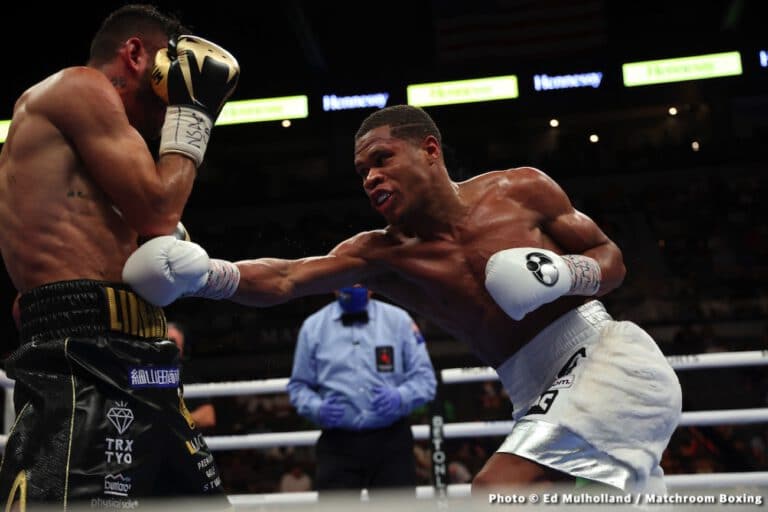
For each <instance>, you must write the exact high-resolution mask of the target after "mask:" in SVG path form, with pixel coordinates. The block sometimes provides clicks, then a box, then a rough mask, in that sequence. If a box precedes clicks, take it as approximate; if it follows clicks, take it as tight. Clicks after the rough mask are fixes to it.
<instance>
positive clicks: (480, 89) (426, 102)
mask: <svg viewBox="0 0 768 512" xmlns="http://www.w3.org/2000/svg"><path fill="white" fill-rule="evenodd" d="M407 91H408V104H409V105H416V106H419V107H430V106H434V105H455V104H457V103H477V102H481V101H495V100H507V99H512V98H517V96H518V88H517V76H515V75H508V76H495V77H489V78H477V79H474V80H456V81H453V82H434V83H429V84H414V85H409V86H408V90H407Z"/></svg>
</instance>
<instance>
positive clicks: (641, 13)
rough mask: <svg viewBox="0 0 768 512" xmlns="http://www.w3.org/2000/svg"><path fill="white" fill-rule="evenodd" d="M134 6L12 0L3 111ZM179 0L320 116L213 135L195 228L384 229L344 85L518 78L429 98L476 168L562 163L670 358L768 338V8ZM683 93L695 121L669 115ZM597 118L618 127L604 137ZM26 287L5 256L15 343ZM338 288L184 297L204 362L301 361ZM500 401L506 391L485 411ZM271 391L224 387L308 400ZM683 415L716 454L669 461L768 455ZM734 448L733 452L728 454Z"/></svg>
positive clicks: (240, 237) (258, 414) (253, 87)
mask: <svg viewBox="0 0 768 512" xmlns="http://www.w3.org/2000/svg"><path fill="white" fill-rule="evenodd" d="M265 4H269V5H265ZM119 5H122V3H119V2H100V3H98V4H90V3H82V4H75V3H69V4H63V3H56V4H54V5H50V6H47V7H45V8H41V7H40V6H39V5H37V4H34V3H31V2H26V3H24V2H16V3H13V4H12V5H6V6H4V8H3V19H4V21H5V23H4V30H5V31H4V35H5V38H6V42H7V43H6V45H5V51H4V55H3V68H4V71H3V73H2V78H0V119H9V118H10V116H11V112H12V107H13V103H14V101H15V99H16V97H18V95H19V94H21V93H22V92H23V91H24V90H25V89H26V88H27V87H28V86H30V85H31V84H33V83H35V82H37V81H39V80H41V79H43V78H44V77H46V76H47V75H49V74H50V73H53V72H55V71H56V70H58V69H60V68H62V67H65V66H70V65H79V64H82V63H84V62H85V60H86V59H87V52H88V47H89V44H90V39H91V37H92V35H93V33H94V32H95V30H96V29H97V28H98V25H99V23H100V22H101V20H102V19H103V18H104V17H105V16H106V14H108V13H109V12H110V11H111V10H113V9H114V8H115V7H117V6H119ZM158 5H159V6H161V7H163V8H164V9H165V10H170V11H173V12H175V13H176V14H178V15H179V17H181V19H182V20H183V21H185V22H186V23H187V24H189V25H191V26H192V28H193V29H195V31H196V33H197V34H198V35H200V36H202V37H206V38H208V39H211V40H212V41H215V42H217V43H219V44H221V45H222V46H224V47H226V48H227V49H228V50H230V51H231V52H232V53H233V54H234V55H235V56H236V57H237V58H238V60H239V62H240V64H241V67H242V75H241V81H240V84H239V86H238V89H237V91H236V93H235V95H234V97H233V99H251V98H264V97H275V96H286V95H293V94H307V95H308V96H309V109H310V113H309V117H308V118H307V119H299V120H293V122H292V125H291V127H290V128H283V127H282V126H281V124H280V122H279V121H275V122H267V123H257V124H247V125H238V126H222V127H217V128H216V129H215V130H214V132H213V136H212V139H211V142H210V145H209V148H208V152H207V154H206V160H205V163H204V164H203V166H202V167H201V169H200V172H199V179H198V182H197V183H196V185H195V189H194V191H193V193H192V196H191V198H190V201H189V204H188V206H187V209H186V211H185V214H184V223H185V224H186V225H187V227H188V229H189V230H190V231H191V233H192V237H193V239H194V240H196V241H198V242H200V243H201V244H202V245H203V246H204V247H205V248H206V249H207V250H208V252H209V253H210V254H211V255H212V256H214V257H222V258H228V259H235V260H237V259H244V258H251V257H259V256H272V257H289V258H293V257H301V256H309V255H315V254H323V253H325V252H327V251H328V250H330V249H331V248H332V247H333V246H334V245H336V244H337V243H338V242H339V241H341V240H343V239H344V238H346V237H348V236H350V235H352V234H354V233H356V232H358V231H360V230H364V229H372V228H377V227H381V226H382V225H383V223H382V220H381V219H380V218H378V217H376V216H375V215H374V214H373V213H372V212H371V211H370V207H369V206H368V204H367V201H366V199H365V195H364V194H363V192H362V190H361V187H360V183H359V180H358V179H357V178H356V177H355V176H354V174H353V172H352V148H353V135H354V133H355V131H356V130H357V127H358V126H359V124H360V122H361V121H362V120H363V119H364V117H365V116H366V115H368V114H369V113H370V112H371V111H372V110H370V109H368V110H352V111H346V112H323V111H322V108H321V105H322V100H321V99H322V95H323V94H337V95H347V94H360V93H376V92H382V91H386V92H389V93H390V101H389V104H395V103H404V102H405V86H406V85H407V84H409V83H419V82H429V81H441V80H454V79H465V78H479V77H485V76H496V75H505V74H516V75H517V76H518V80H519V87H520V97H519V98H517V99H514V100H508V101H496V102H487V103H475V104H466V105H455V106H442V107H430V108H428V109H427V110H428V112H429V113H430V114H431V115H432V116H433V117H434V118H435V120H436V121H437V123H438V125H439V126H440V128H441V130H442V133H443V139H444V146H445V147H444V149H445V154H446V160H447V163H448V167H449V171H450V172H451V174H452V176H453V177H454V179H457V180H461V179H465V178H468V177H471V176H473V175H475V174H478V173H480V172H484V171H486V170H491V169H503V168H509V167H516V166H522V165H532V166H536V167H539V168H541V169H542V170H544V171H545V172H547V173H548V174H550V175H551V176H553V177H554V178H555V179H556V180H558V181H559V182H560V183H561V184H562V185H563V187H564V188H565V189H566V191H567V192H568V193H569V194H570V195H571V197H572V199H573V201H574V204H575V205H576V206H577V208H579V209H580V210H582V211H584V212H585V213H587V214H589V215H590V216H592V217H593V218H594V219H595V220H596V221H598V223H599V224H600V225H601V226H602V227H603V228H604V230H605V231H606V232H607V233H608V234H609V236H611V238H613V239H614V240H615V241H616V242H617V243H618V244H619V246H620V247H621V248H622V249H623V251H624V257H625V261H626V263H627V267H628V271H629V273H628V276H627V280H626V282H625V284H624V286H623V287H622V288H621V289H619V290H617V291H616V292H614V293H612V294H611V295H609V296H608V297H606V299H605V301H606V303H607V305H608V306H609V309H610V311H611V312H612V313H613V314H614V315H615V316H616V317H617V318H621V319H631V320H633V321H636V322H638V323H640V324H641V325H642V326H643V327H645V328H646V329H648V330H649V332H651V333H652V334H653V336H654V338H655V339H656V340H657V341H658V342H659V344H660V345H661V347H662V349H663V350H664V351H665V352H666V353H668V354H685V353H688V354H690V353H700V352H704V351H715V352H716V351H725V350H747V349H750V350H751V349H766V348H768V328H767V327H766V326H767V325H768V324H766V320H765V318H766V315H767V314H768V286H767V283H768V267H767V265H768V264H767V263H766V261H768V244H766V239H767V237H768V221H767V220H766V219H768V211H766V210H767V208H766V206H765V205H766V201H765V194H766V193H768V180H767V179H766V152H765V140H766V136H767V135H768V93H767V92H766V91H767V90H768V88H767V86H768V69H766V68H760V67H759V62H758V51H759V50H761V49H766V47H768V38H766V36H765V34H766V31H765V28H764V27H765V14H766V12H765V11H766V8H765V2H761V1H748V0H727V1H724V0H715V1H707V2H701V1H697V2H694V1H688V0H682V1H674V0H672V1H670V0H647V1H643V2H620V1H611V0H603V1H600V0H574V1H566V0H544V1H534V0H530V1H526V0H496V1H491V0H473V1H471V2H465V1H457V0H453V1H437V0H434V1H419V0H413V1H408V2H403V1H399V0H395V1H387V2H380V3H374V2H346V1H344V2H339V1H336V2H310V1H306V2H302V1H298V0H282V1H279V2H254V3H252V4H251V5H248V6H247V12H245V13H244V12H242V11H241V7H240V6H241V5H242V4H240V3H235V2H216V3H213V4H208V5H203V4H195V5H192V4H189V3H181V2H161V3H159V4H158ZM733 50H739V51H741V54H742V63H743V67H744V74H743V75H742V76H738V77H728V78H717V79H711V80H700V81H689V82H681V83H676V84H662V85H654V86H645V87H636V88H625V87H623V85H622V84H621V64H622V63H625V62H632V61H639V60H651V59H663V58H671V57H682V56H689V55H700V54H705V53H714V52H721V51H733ZM589 71H602V72H604V78H603V85H602V86H601V87H600V88H599V89H596V90H593V89H579V90H564V91H547V92H535V91H534V90H533V86H532V75H533V74H535V73H546V74H549V75H554V74H564V73H580V72H589ZM670 106H675V107H677V108H678V110H679V114H678V115H677V116H674V117H672V116H670V115H668V113H667V110H668V108H669V107H670ZM553 117H557V118H558V119H559V120H560V127H559V128H557V129H553V128H551V127H550V126H549V124H548V122H549V120H550V119H551V118H553ZM591 133H597V134H598V135H599V136H600V141H599V143H597V144H590V143H589V142H588V136H589V134H591ZM694 141H696V142H698V143H699V144H700V148H699V150H698V151H693V150H692V146H691V144H692V142H694ZM14 293H15V292H14V290H13V288H12V285H11V284H10V281H9V280H8V277H7V275H6V274H5V272H4V271H0V336H2V339H1V340H0V341H2V350H3V352H6V353H7V352H8V351H9V350H11V349H12V348H13V347H14V346H15V343H16V330H15V328H14V326H13V323H12V322H11V317H10V310H11V303H12V300H13V297H14ZM330 300H331V296H330V295H328V296H320V297H310V298H306V299H301V300H297V301H294V302H292V303H290V304H286V305H282V306H278V307H274V308H270V309H268V310H257V309H253V308H243V307H239V306H236V305H233V304H230V303H226V302H223V303H213V302H210V301H202V300H197V299H187V300H183V301H179V302H177V303H176V304H174V305H172V306H170V307H169V308H168V309H167V313H168V316H169V318H170V319H174V320H180V321H181V322H182V323H184V324H185V325H186V326H187V327H188V331H189V332H188V353H189V354H190V355H191V360H190V361H188V363H187V364H188V365H190V366H194V369H195V370H196V373H197V374H199V375H200V376H201V377H202V379H203V380H208V381H215V380H235V379H252V378H272V377H286V376H288V374H289V372H290V365H291V361H292V352H293V347H294V344H295V335H296V331H297V329H298V327H299V325H300V323H301V321H302V320H303V319H304V318H305V317H306V315H308V314H310V313H311V312H313V311H314V310H316V309H317V308H319V307H320V306H322V305H323V304H325V303H326V302H328V301H330ZM5 312H7V313H5ZM417 321H418V322H419V323H420V325H421V326H422V328H423V330H424V332H425V337H426V338H427V341H428V343H429V350H430V354H431V356H432V359H433V363H434V365H435V367H436V369H440V368H446V367H455V366H464V365H466V366H474V365H477V364H480V363H479V361H478V360H477V359H475V357H474V356H473V355H472V354H471V353H470V352H469V351H468V350H467V348H466V347H464V346H463V345H461V344H459V343H457V342H455V340H451V339H450V338H449V337H447V336H445V335H444V334H443V333H441V332H440V331H439V329H437V328H435V327H434V326H431V325H430V324H429V323H428V322H426V321H425V320H424V319H419V318H417ZM764 374H765V372H764V371H763V370H762V369H758V370H752V369H750V370H741V369H722V370H716V371H713V372H704V373H699V372H687V373H685V374H684V375H683V374H681V380H682V381H683V389H684V393H685V396H686V403H685V406H684V409H685V410H695V409H717V408H733V407H755V406H765V404H766V403H768V402H767V401H766V398H767V396H766V395H767V394H768V380H767V379H766V378H765V376H764ZM712 382H717V383H718V386H715V389H713V386H712ZM496 391H497V392H498V393H499V394H502V392H501V391H499V390H498V389H497V390H496ZM487 392H488V393H490V391H489V390H488V389H485V390H481V389H479V388H478V389H476V388H474V387H472V386H467V387H465V388H462V391H457V392H456V393H457V394H456V395H455V396H453V397H449V398H450V400H452V403H453V404H454V406H455V410H454V416H453V418H452V420H457V421H468V420H473V419H477V418H483V419H499V418H501V417H504V414H507V413H508V411H505V409H504V405H500V404H505V403H508V402H504V401H503V400H502V401H501V402H499V401H494V400H493V399H491V398H489V396H488V394H487ZM491 394H493V393H491ZM481 396H482V397H483V398H482V400H483V402H482V403H483V404H485V403H486V402H485V400H486V398H487V399H488V400H487V401H488V403H494V404H496V405H494V407H495V408H490V409H489V408H486V407H485V405H483V406H482V407H481V406H480V405H478V404H480V398H479V397H481ZM497 398H498V397H497ZM258 400H260V399H252V400H251V401H250V402H246V401H242V400H235V399H231V400H230V399H221V400H220V401H219V402H218V403H217V406H218V410H219V412H220V425H221V427H220V429H219V430H217V433H245V432H259V431H279V430H295V429H296V428H297V424H298V423H297V422H300V420H299V419H297V418H296V416H295V415H294V414H293V412H292V411H290V405H288V406H287V408H286V404H285V402H284V401H283V402H279V403H278V402H277V401H278V400H284V397H283V398H279V399H278V398H275V399H274V400H275V403H278V405H275V404H272V405H270V406H269V407H271V409H268V410H267V409H264V408H263V407H266V406H265V405H264V403H261V405H259V403H258ZM264 400H267V399H266V398H265V399H264ZM254 404H255V405H254ZM260 407H262V408H260ZM281 407H282V409H281ZM244 411H247V412H244ZM254 411H255V412H254ZM275 411H278V412H277V413H276V412H275ZM422 419H423V418H422ZM416 421H417V422H418V420H416ZM299 426H304V427H307V428H312V426H310V425H306V424H304V425H299ZM763 430H764V429H763ZM680 432H681V433H680V434H679V436H681V437H680V438H679V439H678V440H677V441H676V443H673V448H674V450H672V452H674V454H675V455H680V454H681V453H683V452H684V451H685V450H686V449H687V450H689V451H690V450H693V453H694V454H696V453H698V454H699V455H701V452H700V451H699V452H696V450H697V449H699V450H701V446H708V447H710V448H707V449H708V450H709V451H708V452H706V453H705V455H701V456H698V455H697V456H692V455H691V454H690V453H687V454H685V456H683V455H680V457H678V458H675V457H671V458H670V460H668V461H667V462H666V465H665V468H666V469H667V470H668V472H681V471H682V472H690V471H707V470H710V471H711V470H713V469H714V470H728V469H731V468H736V469H744V468H745V467H748V466H749V464H758V463H759V464H762V466H760V465H758V466H753V467H755V468H758V467H761V468H763V469H765V468H766V467H768V459H767V458H766V455H765V453H766V451H765V444H766V443H767V442H768V437H766V435H765V432H763V431H759V432H758V435H757V437H753V436H752V434H751V433H749V432H748V433H745V434H743V435H742V436H741V438H739V439H736V440H735V441H734V440H733V436H732V435H731V437H728V435H726V434H724V433H722V432H720V433H718V432H714V431H707V432H706V435H703V434H702V433H701V431H697V430H696V429H687V430H681V431H680ZM736 437H738V436H736ZM724 439H725V440H726V441H723V440H724ZM729 439H730V441H729ZM755 439H757V440H758V441H759V442H758V441H755ZM697 443H698V444H697ZM718 443H720V444H719V445H718ZM738 443H741V444H740V445H739V444H738ZM755 443H757V444H758V445H760V443H762V444H761V445H760V446H762V448H761V450H762V451H760V450H758V451H757V452H749V454H747V452H748V451H749V450H748V449H747V448H744V446H747V445H748V446H749V447H750V448H749V449H750V450H751V449H752V448H751V447H752V446H753V444H755ZM693 445H696V446H697V447H698V448H695V447H694V448H691V446H693ZM712 446H714V447H715V448H711V447H712ZM717 446H720V447H721V448H720V449H721V451H722V452H723V453H726V452H727V453H729V454H730V455H728V457H725V456H723V457H720V458H718V457H715V455H713V454H714V453H715V452H716V451H717ZM486 448H487V449H490V450H493V449H494V448H493V447H492V446H490V445H489V446H488V447H486ZM742 448H744V449H743V450H742ZM458 450H459V448H457V451H458ZM705 451H706V450H705ZM745 454H747V455H745ZM243 456H247V457H253V458H254V460H257V459H258V460H261V459H259V457H260V456H257V454H255V453H251V454H246V453H245V452H242V454H240V455H236V454H222V455H221V456H220V458H219V460H220V461H221V462H220V464H221V465H222V466H223V469H224V471H223V473H224V474H225V475H240V476H241V477H242V479H243V480H242V482H240V481H235V480H228V481H227V485H228V489H230V490H234V491H238V492H242V491H244V490H250V491H251V492H266V491H269V490H272V489H270V488H268V486H265V487H256V488H253V486H252V482H254V481H260V480H259V479H258V478H256V477H254V475H253V474H250V473H248V472H247V471H245V470H242V471H240V472H237V471H234V470H229V471H228V470H227V469H228V465H230V466H232V467H234V466H235V465H242V463H243V460H244V457H243ZM281 460H282V459H281ZM478 460H484V457H478ZM681 460H685V461H688V462H685V463H681V462H680V461H681ZM745 460H748V461H752V462H750V463H749V464H747V463H745V462H744V461H745ZM755 461H758V462H755ZM478 463H479V462H478ZM308 464H311V462H308ZM251 465H252V466H253V468H256V466H257V465H258V464H257V463H256V462H253V463H252V464H251ZM467 465H468V466H469V467H470V469H471V470H476V469H477V468H476V467H474V466H473V465H472V464H471V463H467ZM262 466H263V464H262V465H261V466H259V468H261V467H262ZM276 467H282V466H279V465H278V466H276ZM750 467H752V466H750ZM253 468H252V469H253ZM241 469H242V468H241ZM253 471H257V472H258V471H261V469H258V468H257V469H253ZM242 475H248V476H242ZM229 478H234V477H229ZM260 478H262V480H261V481H268V479H269V478H271V477H269V476H264V475H261V477H260ZM265 479H266V480H265ZM265 485H266V484H265Z"/></svg>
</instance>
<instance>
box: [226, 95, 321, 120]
mask: <svg viewBox="0 0 768 512" xmlns="http://www.w3.org/2000/svg"><path fill="white" fill-rule="evenodd" d="M308 116H309V100H308V98H307V97H306V96H303V95H302V96H284V97H281V98H263V99H258V100H242V101H230V102H227V104H226V105H224V109H223V110H222V111H221V114H220V115H219V118H218V119H217V120H216V125H217V126H219V125H227V124H242V123H261V122H264V121H282V120H284V119H302V118H305V117H308Z"/></svg>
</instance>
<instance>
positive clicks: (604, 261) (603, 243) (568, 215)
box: [542, 201, 626, 295]
mask: <svg viewBox="0 0 768 512" xmlns="http://www.w3.org/2000/svg"><path fill="white" fill-rule="evenodd" d="M568 204H569V205H570V201H569V202H568ZM542 229H543V231H544V232H545V233H546V234H547V235H548V236H549V237H550V238H551V239H552V240H553V241H554V242H555V243H556V244H557V245H558V246H559V247H560V248H561V249H562V250H563V254H581V255H584V256H589V257H590V258H593V259H594V260H595V261H597V263H598V265H600V272H601V285H600V289H599V291H598V295H602V294H605V293H607V292H609V291H610V290H613V289H614V288H616V287H618V286H619V285H620V284H621V283H622V281H623V280H624V275H625V274H626V269H625V267H624V259H623V256H622V253H621V250H620V249H619V247H618V246H617V245H616V244H615V243H614V242H613V241H612V240H611V239H610V238H608V236H607V235H606V234H605V233H604V232H603V230H602V229H601V228H600V226H598V225H597V224H596V223H595V222H594V221H593V220H592V219H591V218H589V216H587V215H586V214H584V213H582V212H580V211H578V210H576V209H574V208H573V206H569V208H567V209H566V210H564V211H563V212H562V213H560V215H557V216H555V217H554V218H552V219H549V220H548V221H547V222H545V223H544V225H543V226H542Z"/></svg>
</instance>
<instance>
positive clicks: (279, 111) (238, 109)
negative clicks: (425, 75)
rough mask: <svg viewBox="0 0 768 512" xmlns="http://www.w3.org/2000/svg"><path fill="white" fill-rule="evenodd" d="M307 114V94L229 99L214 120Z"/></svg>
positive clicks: (4, 126)
mask: <svg viewBox="0 0 768 512" xmlns="http://www.w3.org/2000/svg"><path fill="white" fill-rule="evenodd" d="M308 116H309V100H308V98H307V96H303V95H302V96H284V97H281V98H263V99H258V100H242V101H230V102H228V103H227V104H226V105H224V109H222V111H221V114H219V118H218V119H217V120H216V125H217V126H220V125H227V124H243V123H261V122H264V121H282V120H284V119H302V118H305V117H308ZM10 125H11V121H10V120H7V121H0V144H2V143H3V142H5V139H6V137H7V136H8V127H9V126H10Z"/></svg>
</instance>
